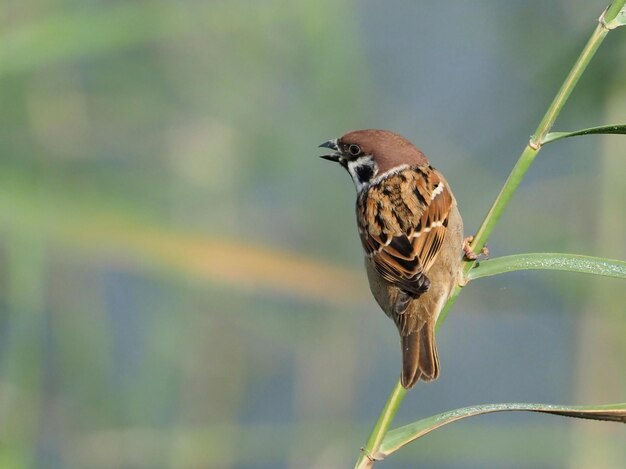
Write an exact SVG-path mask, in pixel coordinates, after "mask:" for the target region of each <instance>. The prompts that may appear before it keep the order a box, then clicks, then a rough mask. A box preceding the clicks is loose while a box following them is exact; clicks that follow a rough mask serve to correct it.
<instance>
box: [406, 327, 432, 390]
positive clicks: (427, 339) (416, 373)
mask: <svg viewBox="0 0 626 469" xmlns="http://www.w3.org/2000/svg"><path fill="white" fill-rule="evenodd" d="M438 376H439V356H438V354H437V344H436V343H435V327H434V324H429V323H426V324H424V326H423V327H422V328H420V329H419V330H417V331H414V332H411V333H410V334H409V335H405V336H402V386H404V387H405V388H406V389H411V388H412V387H413V386H415V383H417V382H418V381H419V380H420V379H421V380H423V381H432V380H434V379H437V377H438Z"/></svg>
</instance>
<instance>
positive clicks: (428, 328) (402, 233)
mask: <svg viewBox="0 0 626 469" xmlns="http://www.w3.org/2000/svg"><path fill="white" fill-rule="evenodd" d="M320 147H324V148H329V149H331V150H332V152H331V153H329V154H327V155H323V156H321V158H324V159H327V160H330V161H335V162H337V163H339V164H340V165H341V166H343V167H344V168H345V169H346V170H348V173H350V176H351V177H352V180H353V181H354V185H355V186H356V190H357V202H356V218H357V226H358V230H359V236H360V238H361V243H362V245H363V249H364V251H365V268H366V271H367V277H368V280H369V285H370V290H371V291H372V294H373V295H374V298H375V299H376V302H377V303H378V304H379V306H380V307H381V308H382V310H383V311H384V312H385V314H387V316H389V317H390V318H391V319H393V320H394V322H395V323H396V326H397V327H398V332H399V333H400V338H401V345H402V376H401V379H402V386H404V387H405V388H407V389H409V388H411V387H413V386H414V385H415V383H417V381H418V380H420V379H422V380H424V381H431V380H434V379H436V378H437V376H438V375H439V358H438V355H437V345H436V343H435V323H436V321H437V317H438V316H439V313H440V311H441V309H442V308H443V306H444V304H445V302H446V300H447V299H448V297H449V295H450V292H451V291H452V288H453V287H454V286H455V285H456V284H457V283H459V280H460V279H461V269H460V266H461V259H462V255H461V249H462V246H463V220H462V219H461V214H460V213H459V210H458V208H457V204H456V200H455V198H454V196H453V195H452V191H451V189H450V186H449V185H448V183H447V182H446V180H445V179H444V177H443V176H442V175H441V173H439V172H438V171H437V170H436V169H434V168H433V167H432V166H431V165H430V163H429V162H428V160H427V159H426V157H425V156H424V154H423V153H422V152H421V151H420V150H418V149H417V148H416V147H415V146H414V145H413V144H412V143H411V142H409V141H408V140H406V139H405V138H403V137H401V136H400V135H398V134H395V133H393V132H388V131H385V130H357V131H354V132H349V133H347V134H345V135H344V136H343V137H340V138H337V139H334V140H329V141H327V142H325V143H322V144H321V145H320Z"/></svg>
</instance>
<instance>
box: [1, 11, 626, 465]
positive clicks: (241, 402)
mask: <svg viewBox="0 0 626 469" xmlns="http://www.w3.org/2000/svg"><path fill="white" fill-rule="evenodd" d="M605 2H606V0H593V1H585V0H560V1H552V2H541V1H538V0H534V1H522V0H517V1H509V2H497V1H475V2H464V1H461V0H456V1H449V2H415V1H399V0H393V1H387V2H382V1H379V2H375V1H372V0H368V1H362V2H356V1H350V0H336V1H332V2H331V1H328V0H321V1H317V2H313V1H287V0H259V1H251V0H249V1H242V0H231V1H200V0H179V1H173V0H172V1H159V0H151V1H139V0H137V1H134V0H118V1H114V0H83V1H70V0H65V1H61V0H56V1H53V0H30V1H27V2H23V1H17V0H4V1H3V2H2V6H1V8H0V24H1V27H0V260H1V263H0V467H2V468H26V467H43V468H66V467H76V468H78V467H90V468H100V467H102V468H153V467H168V468H169V467H172V468H188V467H189V468H193V467H211V468H301V467H314V468H339V467H348V466H350V465H351V464H352V463H353V461H354V460H355V459H356V456H357V453H358V450H359V448H360V446H361V445H362V444H363V443H364V441H365V439H366V436H367V434H368V433H369V430H370V428H371V426H372V425H373V422H374V419H375V417H376V416H377V414H378V411H379V410H380V408H381V407H382V404H383V402H384V400H385V399H386V396H387V394H388V392H389V391H390V390H391V388H392V387H393V385H394V383H395V381H396V379H397V376H398V374H399V370H400V357H399V346H398V339H397V333H396V330H395V327H394V326H393V324H392V323H391V322H390V321H388V319H387V318H386V317H384V315H383V314H382V313H381V312H380V311H379V310H378V307H377V306H376V305H375V303H374V301H373V299H372V298H371V296H370V294H369V291H368V288H367V284H366V279H365V275H364V273H363V271H362V254H361V248H360V245H359V242H358V239H357V233H356V229H355V222H354V209H353V204H354V198H355V197H354V189H353V186H352V183H351V181H350V180H349V177H348V176H347V174H345V173H344V172H343V171H342V170H341V169H340V168H338V167H336V166H333V165H330V164H329V163H327V162H324V161H322V160H319V158H317V155H318V154H320V153H319V152H318V150H317V148H316V146H317V145H318V144H319V143H320V142H322V141H325V140H327V139H330V138H334V137H337V136H339V135H341V134H343V133H344V132H346V131H348V130H352V129H357V128H387V129H393V130H395V131H398V132H400V133H402V134H403V135H405V136H406V137H407V138H409V139H410V140H412V141H414V142H415V143H416V144H417V145H418V146H419V147H421V149H422V150H423V151H424V152H425V153H426V154H427V155H429V156H430V159H431V161H432V162H433V164H434V165H435V166H436V167H437V168H438V169H440V170H442V171H443V172H444V174H446V177H447V179H448V180H449V181H450V183H451V184H452V186H453V187H454V190H455V194H456V196H457V199H458V200H459V201H460V206H461V211H462V213H463V214H464V218H465V224H466V231H467V234H471V233H473V231H474V230H476V228H477V227H478V225H479V223H480V221H481V220H482V217H483V216H484V214H485V213H486V210H487V209H488V207H489V205H490V203H491V201H492V200H493V198H494V197H495V195H496V194H497V191H498V190H499V187H500V186H501V184H502V183H503V181H504V178H505V177H506V174H507V173H508V171H509V170H510V168H511V167H512V165H513V163H514V161H515V159H516V158H517V155H518V154H519V152H520V151H521V149H522V148H523V146H524V145H525V144H526V142H527V140H528V136H529V135H530V133H531V132H532V131H533V130H534V128H535V126H536V124H537V123H538V121H539V119H540V117H541V116H542V114H543V112H544V111H545V109H546V108H547V105H548V104H549V102H550V100H551V99H552V97H553V95H554V93H555V92H556V90H557V88H558V86H559V85H560V83H561V81H562V79H563V78H564V76H565V74H566V72H567V70H568V69H569V67H570V66H571V64H572V63H573V62H574V60H575V58H576V56H577V55H578V52H579V51H580V50H581V48H582V46H583V45H584V43H585V41H586V39H587V37H588V36H589V34H590V33H591V30H592V29H593V27H594V25H595V22H596V19H597V17H598V15H599V14H600V13H601V11H602V10H603V9H604V7H605V6H606V4H605ZM624 57H626V31H621V30H618V31H616V32H614V33H611V34H610V35H609V37H608V38H607V40H606V41H605V43H604V44H603V46H602V47H601V49H600V51H599V52H598V54H597V56H596V57H595V59H594V60H593V62H592V64H591V67H590V69H589V71H588V73H587V74H586V75H585V76H584V77H583V79H582V81H581V83H580V85H579V87H578V88H577V89H576V91H575V93H574V95H573V97H572V98H571V100H570V102H569V103H568V105H567V106H566V108H565V110H564V112H563V114H562V116H561V118H560V119H559V121H558V122H557V126H556V128H555V130H574V129H576V128H583V127H589V126H592V125H600V124H604V123H612V122H624V121H626V87H625V86H624V84H625V83H626V61H625V60H624ZM625 148H626V143H625V141H624V140H623V137H619V136H609V137H588V138H579V139H572V140H571V141H565V142H559V143H558V144H555V145H551V146H549V147H548V148H545V150H544V151H542V152H541V154H540V157H539V159H538V161H537V162H536V164H535V166H534V167H533V169H532V170H531V172H530V174H529V176H528V179H527V180H526V181H524V183H523V185H522V186H521V188H520V190H519V191H518V193H517V194H516V196H515V198H514V200H513V201H512V203H511V205H510V207H509V210H508V211H507V213H506V214H505V215H504V217H503V218H502V220H501V223H500V224H499V226H498V228H497V229H496V231H495V233H494V235H493V237H492V239H491V240H490V243H489V247H490V249H491V252H492V255H494V256H499V255H505V254H511V253H521V252H528V251H555V252H574V253H581V254H590V255H597V256H604V257H611V258H621V259H625V258H626V242H625V241H626V234H625V233H626V218H625V217H624V202H625V201H626V185H625V184H624V175H625V174H626V159H624V158H625V157H626V151H625ZM625 304H626V294H625V290H624V285H623V283H620V282H619V281H618V280H612V279H608V280H607V279H597V278H594V277H586V276H581V275H576V274H565V273H556V272H543V273H537V272H534V273H516V274H509V275H504V276H500V277H496V278H490V279H486V280H481V281H479V282H476V283H475V284H472V285H471V286H469V287H468V288H467V289H466V290H465V291H464V292H463V295H462V296H461V297H460V299H459V301H458V302H457V304H456V306H455V308H454V311H453V312H452V314H451V315H450V316H449V319H448V321H447V322H446V324H445V326H444V327H443V328H442V329H441V332H440V333H439V336H438V342H439V349H440V357H441V361H442V376H441V378H440V379H439V380H438V381H437V382H435V383H433V384H429V385H418V386H417V387H416V388H415V389H414V390H412V391H411V392H410V394H409V395H408V396H407V399H406V400H405V403H404V405H403V407H402V409H401V412H400V415H399V416H398V418H397V420H396V423H397V424H402V423H408V422H410V421H412V420H415V419H417V418H419V417H422V416H426V415H431V414H434V413H437V412H440V411H444V410H448V409H452V408H456V407H461V406H465V405H471V404H479V403H487V402H511V401H523V402H546V403H561V404H596V403H610V402H621V401H624V396H625V395H626V373H624V360H625V359H626V341H625V340H624V337H626V326H625V321H624V319H625V317H624V308H625V307H624V305H625ZM624 441H626V430H625V429H624V427H623V426H620V425H616V424H607V423H595V422H588V421H583V422H579V421H575V420H571V419H562V418H557V417H551V416H536V415H532V416H526V415H522V414H502V415H494V416H488V417H481V418H476V419H470V420H468V421H465V422H462V423H459V424H456V425H452V426H449V427H446V428H443V429H441V430H439V431H437V432H435V433H433V434H432V435H429V436H427V437H425V438H424V439H422V440H420V441H419V442H417V443H415V444H413V445H411V446H410V447H407V448H405V449H403V450H402V451H400V452H399V453H398V454H396V455H394V456H393V457H391V458H389V460H387V461H385V462H384V463H381V464H380V466H381V467H385V468H404V467H413V466H414V465H417V466H419V467H429V468H442V469H443V468H446V469H456V468H458V469H461V468H463V469H465V468H502V467H506V468H513V469H517V468H564V467H567V468H576V469H579V468H580V469H583V468H584V469H587V468H590V467H593V468H595V469H604V468H606V469H615V468H618V467H626V445H625V444H624Z"/></svg>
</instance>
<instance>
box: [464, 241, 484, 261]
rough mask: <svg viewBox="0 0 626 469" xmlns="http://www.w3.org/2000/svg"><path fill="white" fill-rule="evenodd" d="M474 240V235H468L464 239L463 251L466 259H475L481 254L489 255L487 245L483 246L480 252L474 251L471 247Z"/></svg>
mask: <svg viewBox="0 0 626 469" xmlns="http://www.w3.org/2000/svg"><path fill="white" fill-rule="evenodd" d="M472 241H474V237H473V236H467V237H466V238H465V239H463V252H464V253H465V259H467V260H468V261H475V260H476V259H478V257H479V256H480V255H483V256H485V257H489V249H488V248H487V246H483V248H482V249H481V250H480V254H476V253H475V252H474V251H472V248H471V247H470V244H471V243H472Z"/></svg>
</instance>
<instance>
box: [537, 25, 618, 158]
mask: <svg viewBox="0 0 626 469" xmlns="http://www.w3.org/2000/svg"><path fill="white" fill-rule="evenodd" d="M608 32H609V30H608V29H606V28H605V27H604V26H602V24H598V26H596V29H595V30H594V32H593V34H592V35H591V37H590V38H589V41H587V44H586V45H585V47H584V49H583V51H582V52H581V53H580V56H579V57H578V60H577V61H576V63H575V64H574V66H573V67H572V69H571V70H570V72H569V74H568V75H567V78H565V81H564V82H563V85H561V89H560V90H559V92H558V93H557V94H556V96H555V97H554V101H552V104H551V105H550V107H549V108H548V111H547V112H546V114H545V115H544V116H543V119H541V122H540V123H539V126H538V127H537V130H535V133H534V134H533V136H532V137H531V139H530V146H532V147H533V148H537V149H539V147H540V146H541V145H542V144H543V139H544V137H545V136H546V134H547V133H548V132H549V131H550V129H551V128H552V126H553V125H554V121H555V120H556V118H557V117H558V115H559V113H560V112H561V109H562V108H563V105H564V104H565V102H566V101H567V98H568V97H569V95H570V93H571V92H572V90H573V89H574V87H575V86H576V83H577V82H578V79H579V78H580V77H581V75H582V74H583V72H584V71H585V69H586V68H587V65H588V64H589V61H590V60H591V58H592V57H593V55H594V54H595V53H596V50H597V49H598V47H600V44H602V40H603V39H604V37H605V36H606V35H607V33H608Z"/></svg>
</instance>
